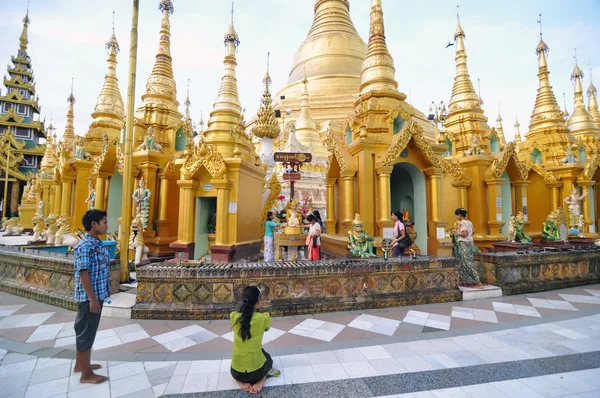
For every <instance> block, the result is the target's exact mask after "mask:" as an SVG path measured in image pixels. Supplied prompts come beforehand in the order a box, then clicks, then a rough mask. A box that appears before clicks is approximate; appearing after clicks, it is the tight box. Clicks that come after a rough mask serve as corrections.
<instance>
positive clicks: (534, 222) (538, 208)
mask: <svg viewBox="0 0 600 398" xmlns="http://www.w3.org/2000/svg"><path fill="white" fill-rule="evenodd" d="M529 181H531V184H529V186H528V187H527V212H528V217H529V223H530V224H529V225H528V226H527V227H526V229H525V232H527V233H530V234H531V233H541V232H542V224H543V223H544V221H546V217H547V216H548V214H549V213H550V212H551V211H552V210H554V209H552V208H551V207H552V204H551V201H550V188H548V187H547V186H546V184H545V182H544V179H543V178H542V177H541V176H540V175H539V174H537V173H536V172H534V171H531V172H530V173H529ZM563 199H564V198H563V195H561V196H560V201H561V202H562V200H563Z"/></svg>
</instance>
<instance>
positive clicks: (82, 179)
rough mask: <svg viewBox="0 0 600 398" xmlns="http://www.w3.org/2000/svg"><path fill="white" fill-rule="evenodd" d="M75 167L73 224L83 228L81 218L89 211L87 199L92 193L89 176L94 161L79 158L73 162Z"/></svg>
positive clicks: (74, 226) (75, 226)
mask: <svg viewBox="0 0 600 398" xmlns="http://www.w3.org/2000/svg"><path fill="white" fill-rule="evenodd" d="M71 165H72V167H73V168H74V169H75V183H74V184H72V187H73V203H72V205H71V208H72V209H73V210H72V214H70V215H71V216H72V217H71V226H72V227H73V228H83V225H82V224H81V218H82V217H83V215H84V214H85V213H86V212H87V211H88V204H87V203H85V200H86V199H87V198H88V197H89V195H90V188H89V177H90V170H91V169H92V167H94V163H93V162H91V161H87V160H80V159H77V160H75V161H74V162H72V163H71ZM96 202H98V196H96Z"/></svg>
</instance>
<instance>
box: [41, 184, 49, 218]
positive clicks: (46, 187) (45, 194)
mask: <svg viewBox="0 0 600 398" xmlns="http://www.w3.org/2000/svg"><path fill="white" fill-rule="evenodd" d="M50 188H51V182H50V181H47V180H43V181H42V200H43V201H44V216H47V215H48V211H49V210H50Z"/></svg>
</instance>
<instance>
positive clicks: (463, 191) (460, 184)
mask: <svg viewBox="0 0 600 398" xmlns="http://www.w3.org/2000/svg"><path fill="white" fill-rule="evenodd" d="M452 186H453V187H454V188H456V189H458V206H459V207H462V208H463V209H466V208H467V207H468V203H467V202H468V201H467V188H469V187H470V186H471V181H466V180H465V181H454V182H453V183H452Z"/></svg>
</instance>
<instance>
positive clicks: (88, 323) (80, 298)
mask: <svg viewBox="0 0 600 398" xmlns="http://www.w3.org/2000/svg"><path fill="white" fill-rule="evenodd" d="M81 222H82V223H83V228H84V229H85V231H86V234H85V238H83V239H82V240H81V242H79V244H78V245H77V247H76V248H75V301H76V302H77V307H78V309H77V317H76V318H75V334H76V338H75V344H76V347H77V360H76V361H75V368H74V369H73V371H74V372H81V378H80V379H79V381H80V382H81V383H92V384H98V383H103V382H105V381H106V380H108V377H105V376H100V375H97V374H95V373H94V370H97V369H100V365H92V364H91V357H92V346H93V345H94V339H95V338H96V332H97V331H98V325H99V324H100V314H101V313H102V304H103V303H104V300H106V299H107V298H108V296H109V295H110V278H109V264H110V255H109V254H108V250H107V249H106V248H105V247H104V246H103V245H102V242H101V241H100V240H99V239H98V235H104V234H105V233H106V230H107V229H108V224H107V221H106V212H105V211H102V210H90V211H88V212H87V213H85V214H84V216H83V218H82V219H81Z"/></svg>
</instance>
